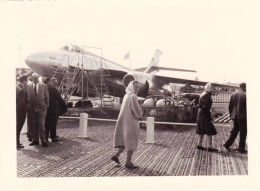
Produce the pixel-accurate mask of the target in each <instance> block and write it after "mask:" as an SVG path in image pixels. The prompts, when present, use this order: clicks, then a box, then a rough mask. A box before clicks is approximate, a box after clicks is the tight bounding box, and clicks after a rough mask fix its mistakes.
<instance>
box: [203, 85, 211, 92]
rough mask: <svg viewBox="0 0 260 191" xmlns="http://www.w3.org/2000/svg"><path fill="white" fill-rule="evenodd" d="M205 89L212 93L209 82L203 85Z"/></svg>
mask: <svg viewBox="0 0 260 191" xmlns="http://www.w3.org/2000/svg"><path fill="white" fill-rule="evenodd" d="M204 89H205V91H206V92H207V93H212V84H211V83H207V84H206V85H205V87H204Z"/></svg>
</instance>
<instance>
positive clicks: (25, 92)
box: [16, 73, 247, 169]
mask: <svg viewBox="0 0 260 191" xmlns="http://www.w3.org/2000/svg"><path fill="white" fill-rule="evenodd" d="M56 86H57V80H56V79H51V78H46V79H45V80H44V83H42V82H39V76H38V75H37V74H36V73H34V74H32V76H31V82H29V83H28V80H27V76H23V75H22V76H20V77H19V83H18V85H17V87H16V117H17V118H16V119H17V148H18V149H20V148H23V147H24V146H23V145H22V144H20V132H21V129H22V127H23V125H24V122H25V118H26V114H27V125H28V132H27V137H28V140H29V141H30V142H31V143H30V144H29V145H30V146H33V145H39V139H40V140H41V145H42V146H43V147H48V140H49V138H51V140H52V142H57V141H59V140H60V139H59V138H58V136H57V134H56V125H57V121H58V117H59V108H60V106H61V105H60V104H62V106H63V107H66V104H65V102H64V101H63V99H62V97H61V95H60V93H59V91H58V90H57V88H56ZM138 91H139V82H138V81H131V82H130V83H129V84H128V86H127V88H126V94H125V96H124V98H123V101H122V105H121V109H120V112H119V116H118V120H117V123H116V127H115V134H114V143H113V146H114V148H118V150H117V152H116V153H115V154H114V155H113V156H112V157H111V160H112V161H114V162H116V163H118V164H119V163H120V161H119V156H120V154H121V153H122V152H123V151H124V150H126V152H127V160H126V163H125V167H126V168H130V169H134V168H138V166H136V165H134V164H133V163H132V155H133V152H135V151H136V150H137V147H138V138H139V131H140V125H139V120H140V119H142V116H143V112H142V109H141V107H140V105H139V102H138V98H137V93H138ZM212 92H213V86H212V84H211V83H208V84H206V86H205V87H204V91H203V93H202V94H201V95H200V98H199V109H198V115H197V128H196V134H198V135H199V142H198V145H197V149H198V150H207V151H209V152H218V149H217V148H214V147H213V144H212V136H214V135H216V134H217V130H216V128H215V126H214V124H213V123H212V121H213V119H212V117H211V107H212V98H211V96H212ZM228 109H229V113H230V118H231V119H232V120H233V129H232V131H231V134H230V137H229V139H228V140H227V141H226V142H225V143H224V145H223V146H224V147H225V149H227V150H228V151H231V150H232V149H231V148H230V147H231V145H232V144H233V142H234V141H235V139H236V137H237V135H238V133H240V139H239V147H238V149H236V150H237V151H238V152H240V153H247V151H246V149H245V147H246V136H247V114H246V84H245V83H241V84H240V90H239V91H237V92H235V93H233V94H232V96H231V99H230V102H229V106H228ZM204 135H206V136H207V140H208V141H207V144H205V145H207V146H203V137H204ZM233 150H234V149H233Z"/></svg>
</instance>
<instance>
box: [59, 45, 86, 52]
mask: <svg viewBox="0 0 260 191" xmlns="http://www.w3.org/2000/svg"><path fill="white" fill-rule="evenodd" d="M61 50H67V51H73V52H78V53H82V49H81V48H80V47H79V46H77V45H72V44H66V45H65V46H63V47H62V48H61ZM87 53H88V52H87V51H85V50H83V54H87Z"/></svg>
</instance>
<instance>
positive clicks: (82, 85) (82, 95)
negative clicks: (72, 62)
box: [81, 47, 84, 107]
mask: <svg viewBox="0 0 260 191" xmlns="http://www.w3.org/2000/svg"><path fill="white" fill-rule="evenodd" d="M81 53H82V54H81V55H82V59H81V63H82V64H81V67H82V68H81V98H82V101H81V106H82V107H83V101H84V93H83V90H84V83H83V79H84V68H83V47H82V51H81Z"/></svg>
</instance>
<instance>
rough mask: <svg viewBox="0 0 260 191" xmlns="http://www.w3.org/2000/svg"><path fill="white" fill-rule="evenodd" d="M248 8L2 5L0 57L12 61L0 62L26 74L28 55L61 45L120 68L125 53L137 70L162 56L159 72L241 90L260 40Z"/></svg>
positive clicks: (174, 2) (229, 4)
mask: <svg viewBox="0 0 260 191" xmlns="http://www.w3.org/2000/svg"><path fill="white" fill-rule="evenodd" d="M245 2H248V3H245ZM249 2H250V1H227V0H225V1H221V0H218V1H215V0H212V1H208V0H205V1H201V0H200V1H198V0H197V1H193V0H192V1H191V0H169V1H161V0H160V1H155V0H149V1H148V0H147V1H135V0H131V1H116V0H110V1H108V0H103V1H98V0H96V1H94V0H89V1H84V2H83V1H77V2H74V1H73V2H70V1H56V2H54V1H52V2H44V1H40V2H34V3H32V2H30V1H23V2H3V3H2V5H3V6H1V8H0V16H1V22H0V27H1V30H2V31H1V33H2V35H1V38H3V40H4V47H1V50H2V48H4V49H5V50H7V51H8V53H9V54H7V55H3V58H4V61H5V62H8V63H5V64H10V63H11V64H13V65H15V66H17V67H19V66H20V63H21V65H22V66H25V64H24V59H25V58H26V56H28V55H30V54H32V53H35V52H38V51H46V50H58V49H59V48H60V47H62V46H63V45H65V44H66V43H74V44H77V45H79V46H82V45H88V46H94V47H100V48H103V51H104V52H103V55H104V57H106V58H108V59H110V60H112V61H115V62H117V63H119V64H122V65H124V66H128V65H129V60H124V59H123V57H124V55H125V54H126V53H127V52H128V51H129V50H130V65H131V68H138V67H145V66H147V65H148V64H149V62H150V60H151V58H152V56H153V54H154V52H155V50H156V49H159V50H161V51H162V52H163V55H162V56H161V59H160V66H165V67H175V68H183V69H192V70H196V71H198V77H199V79H200V80H204V81H217V82H221V83H222V82H227V81H230V82H241V81H246V80H247V74H248V73H247V72H246V71H247V69H248V67H249V66H250V64H251V62H252V61H253V60H254V59H253V58H251V57H250V56H251V53H252V48H251V45H252V43H253V42H254V41H255V39H254V38H255V36H259V35H258V33H257V31H255V30H254V29H253V28H252V27H254V26H255V21H257V20H258V19H257V18H259V17H257V16H259V14H258V10H257V8H256V7H254V5H253V4H251V3H249ZM256 14H257V15H256ZM258 22H259V21H258ZM19 47H21V51H20V50H19ZM20 54H21V62H20ZM10 55H11V56H10ZM168 75H171V74H170V73H168ZM172 75H173V74H172Z"/></svg>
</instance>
